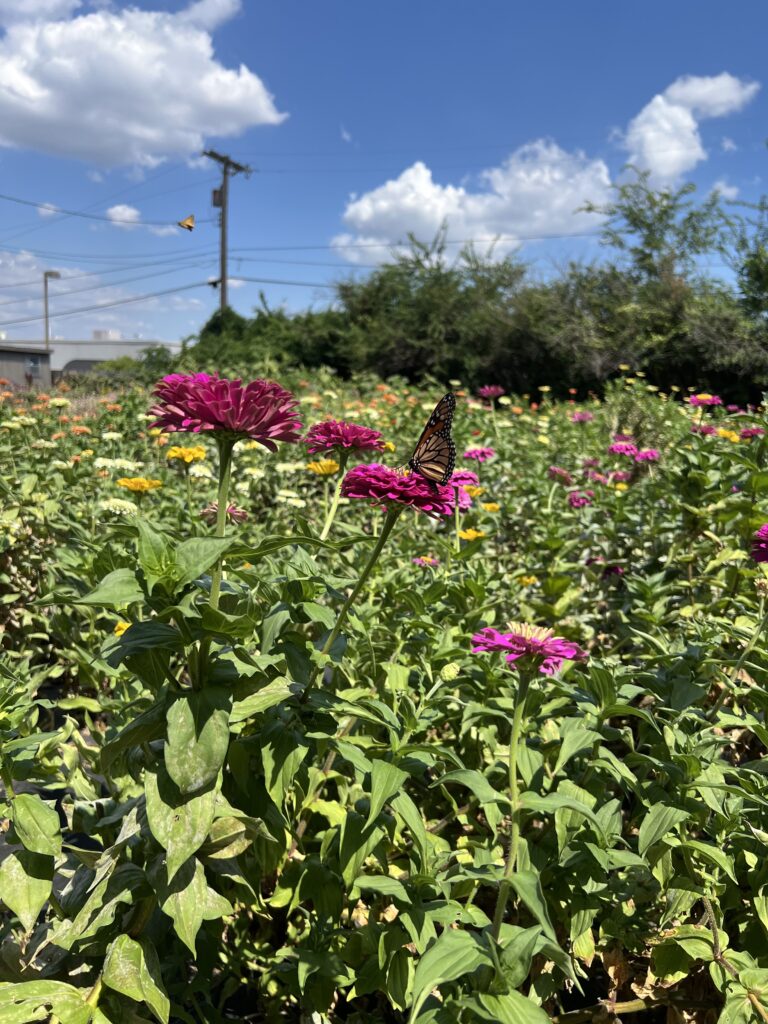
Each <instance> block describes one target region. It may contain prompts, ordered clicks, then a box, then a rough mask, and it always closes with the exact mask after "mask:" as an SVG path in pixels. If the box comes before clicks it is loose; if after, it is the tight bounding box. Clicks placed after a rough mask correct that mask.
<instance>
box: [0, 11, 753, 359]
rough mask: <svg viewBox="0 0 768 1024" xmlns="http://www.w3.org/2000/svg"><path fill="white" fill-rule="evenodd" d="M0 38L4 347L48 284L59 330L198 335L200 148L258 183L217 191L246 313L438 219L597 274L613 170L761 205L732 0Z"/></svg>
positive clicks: (541, 265) (203, 239)
mask: <svg viewBox="0 0 768 1024" xmlns="http://www.w3.org/2000/svg"><path fill="white" fill-rule="evenodd" d="M0 26H1V27H0V193H1V194H2V195H4V196H6V197H9V198H6V199H0V270H1V271H2V273H0V331H3V332H6V334H7V336H8V337H9V338H27V339H30V340H38V339H40V338H41V336H42V324H41V322H40V320H39V319H35V318H39V317H40V315H41V291H42V288H41V280H42V274H43V271H44V270H46V269H56V270H58V271H59V272H60V273H61V274H62V279H61V280H59V281H53V282H52V283H51V311H52V317H53V332H54V334H55V335H58V336H61V337H66V338H88V337H90V336H91V332H92V330H94V329H97V328H102V329H104V328H107V329H113V330H117V331H120V332H121V333H122V335H123V336H124V337H134V336H141V337H145V338H163V339H171V340H172V339H178V338H181V337H184V336H187V335H189V334H192V333H194V332H195V331H196V330H197V329H198V328H199V327H200V326H201V325H202V323H204V322H205V320H206V319H207V317H208V316H209V315H210V313H211V312H212V311H213V310H214V309H215V308H216V305H217V302H218V299H217V293H216V291H215V290H214V289H213V288H211V287H210V286H208V285H206V284H205V282H206V281H207V280H208V279H209V278H215V277H217V276H218V255H217V253H218V228H217V226H216V223H215V211H213V210H212V209H211V205H210V193H211V188H212V187H213V186H214V185H215V184H216V183H217V179H218V175H219V172H218V169H217V168H216V167H215V166H214V165H212V164H211V162H210V161H208V160H204V159H201V158H200V153H201V150H202V149H203V148H206V147H211V148H215V149H218V150H219V151H221V152H224V153H228V154H230V155H231V156H232V157H233V158H235V159H237V160H239V161H241V162H243V163H247V164H250V165H251V166H252V167H253V168H254V173H253V174H252V175H251V176H250V177H249V178H248V179H246V178H245V177H243V176H240V177H236V178H235V179H234V180H233V182H232V186H231V208H230V247H231V248H230V252H231V256H230V278H231V279H232V280H231V290H230V302H231V304H232V305H233V306H234V307H235V308H236V309H237V310H239V311H240V312H241V313H243V314H249V313H250V312H251V311H252V309H253V307H254V306H255V305H256V304H257V303H258V301H259V291H260V290H262V291H263V292H264V294H265V296H266V298H267V301H268V303H269V304H270V305H272V306H278V305H285V306H286V307H287V308H288V309H291V310H296V309H302V308H307V307H310V306H314V307H317V306H321V305H323V304H325V303H326V302H327V301H328V300H329V297H331V296H332V294H333V293H332V291H331V290H330V289H329V288H328V287H327V286H328V285H329V284H332V283H333V281H334V280H337V279H339V278H340V277H343V276H346V275H349V274H353V273H354V274H358V275H361V274H365V273H368V272H369V269H368V268H369V267H370V266H375V265H376V263H377V262H378V261H380V260H382V259H386V258H387V254H388V253H389V252H390V251H391V249H392V246H394V245H396V244H397V243H398V242H399V241H402V240H403V239H404V238H405V237H406V235H407V233H408V232H409V231H413V232H414V233H415V234H417V235H418V236H419V237H420V238H422V239H424V240H425V241H428V240H430V239H431V238H432V237H433V236H434V234H435V232H436V230H437V229H438V227H439V225H440V224H441V223H442V221H443V220H445V221H447V224H448V237H449V239H451V240H457V241H458V240H465V239H470V238H471V239H478V240H479V246H480V247H481V248H482V247H485V246H487V245H488V244H489V241H490V239H492V238H495V237H498V238H499V241H498V242H497V243H496V248H495V251H496V252H499V253H504V252H510V251H514V250H516V249H519V250H520V253H521V255H522V257H523V258H524V259H526V260H528V261H530V262H531V264H532V267H533V272H534V273H537V274H547V273H549V272H551V270H552V268H553V267H556V266H558V265H560V264H562V262H563V261H564V260H566V259H568V258H580V259H592V258H597V257H599V256H600V255H601V250H600V248H599V246H598V245H597V244H596V242H595V237H594V236H595V233H596V232H597V230H598V229H599V221H597V220H596V219H595V218H594V217H588V216H586V215H584V214H578V213H577V212H576V210H577V209H578V207H579V206H580V205H581V204H582V203H583V202H584V201H585V200H588V199H592V200H594V201H598V202H600V201H603V200H605V199H606V198H607V197H608V196H609V194H610V183H611V181H615V180H616V179H617V177H618V176H619V175H620V174H621V169H622V167H623V165H624V164H625V163H626V162H627V161H628V160H629V159H632V160H634V161H635V162H636V163H638V164H640V165H642V166H645V167H647V168H648V169H649V170H650V171H651V172H652V174H653V177H654V180H655V181H656V182H657V183H658V184H660V185H677V184H680V183H682V182H683V181H687V180H691V181H694V182H695V183H696V184H697V186H698V187H699V189H700V190H701V192H702V193H706V192H708V191H709V190H710V189H711V188H713V187H719V188H721V190H722V192H723V194H724V196H727V197H728V198H729V199H737V200H753V199H755V198H757V197H758V196H759V195H761V194H762V192H763V191H764V190H766V185H765V179H766V175H765V167H766V159H767V158H768V149H766V145H765V138H766V135H768V131H767V130H766V128H767V127H768V118H767V117H766V113H767V110H766V107H767V105H768V95H767V93H766V86H765V83H763V82H762V81H761V74H762V73H763V69H764V64H765V58H764V40H765V38H766V32H767V30H768V9H766V8H765V7H763V6H762V5H756V4H754V3H747V2H744V0H732V2H731V3H730V4H729V5H728V6H727V8H726V6H725V5H723V4H721V3H713V2H710V0H697V2H695V3H694V2H691V0H676V2H675V3H674V4H670V3H669V0H666V2H664V3H661V2H658V0H647V2H646V3H644V4H643V6H642V9H639V8H638V7H637V6H636V5H629V4H616V3H615V0H614V2H612V3H607V2H603V0H594V2H589V3H584V4H569V3H565V2H560V0H558V2H549V3H547V4H539V5H533V4H517V3H511V2H509V0H483V2H481V3H478V4H475V5H472V6H470V5H468V4H465V3H460V2H459V0H441V2H437V0H409V2H407V3H406V2H403V0H389V2H388V3H387V4H373V3H367V2H359V0H326V2H311V0H279V2H275V0H273V2H271V3H257V2H255V0H240V2H238V0H198V2H189V0H187V2H183V0H182V2H176V0H139V2H137V3H134V4H130V5H129V4H124V3H122V2H120V0H115V2H111V3H110V2H101V0H99V2H96V0H79V2H78V0H0ZM12 200H26V201H29V202H32V203H43V204H48V207H47V208H44V209H39V208H36V207H35V206H26V205H23V204H21V203H19V202H15V201H12ZM62 209H63V210H68V211H75V212H79V213H80V214H90V215H91V216H90V217H87V216H71V215H64V214H62V213H59V212H57V211H58V210H62ZM190 213H194V214H195V216H196V218H197V226H196V228H195V230H194V232H192V233H191V234H190V233H188V232H184V231H181V230H179V229H177V228H174V224H175V222H176V221H177V220H178V219H179V218H182V217H185V216H187V215H188V214H190ZM99 218H103V219H99ZM458 249H459V246H458V245H456V246H452V247H451V249H450V251H451V252H457V251H458ZM712 269H713V272H718V270H719V269H720V268H718V267H717V266H716V265H713V267H712ZM246 278H261V279H267V282H275V283H267V282H264V283H259V282H257V281H248V280H245V279H246ZM201 282H202V285H201ZM324 286H325V287H324ZM161 291H167V294H164V295H158V296H156V297H154V298H149V299H147V298H141V297H142V296H146V295H147V294H148V293H155V292H161ZM135 298H136V299H138V301H135V302H126V301H124V300H128V299H135ZM83 307H95V308H90V309H83ZM81 309H82V310H83V311H82V312H76V311H77V310H81ZM63 314H70V315H63ZM22 321H27V322H22Z"/></svg>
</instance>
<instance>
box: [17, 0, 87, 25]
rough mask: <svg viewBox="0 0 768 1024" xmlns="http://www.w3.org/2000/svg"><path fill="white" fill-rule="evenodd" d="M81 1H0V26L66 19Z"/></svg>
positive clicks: (80, 4)
mask: <svg viewBox="0 0 768 1024" xmlns="http://www.w3.org/2000/svg"><path fill="white" fill-rule="evenodd" d="M80 6H82V0H0V25H10V24H13V23H14V22H18V21H54V20H56V19H57V18H67V17H69V15H70V14H71V13H72V12H73V11H75V10H77V8H78V7H80Z"/></svg>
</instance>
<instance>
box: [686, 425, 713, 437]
mask: <svg viewBox="0 0 768 1024" xmlns="http://www.w3.org/2000/svg"><path fill="white" fill-rule="evenodd" d="M691 433H692V434H703V435H704V436H705V437H709V436H710V435H712V434H716V433H717V430H716V428H715V427H713V426H712V424H711V423H694V424H692V426H691Z"/></svg>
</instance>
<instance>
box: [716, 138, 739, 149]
mask: <svg viewBox="0 0 768 1024" xmlns="http://www.w3.org/2000/svg"><path fill="white" fill-rule="evenodd" d="M720 146H721V148H722V150H723V152H724V153H735V152H736V150H737V149H738V148H739V147H738V146H737V145H736V143H735V142H734V141H733V139H729V138H728V136H727V135H724V136H723V139H722V141H721V143H720Z"/></svg>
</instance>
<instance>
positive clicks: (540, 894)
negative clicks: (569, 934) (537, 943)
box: [509, 871, 557, 943]
mask: <svg viewBox="0 0 768 1024" xmlns="http://www.w3.org/2000/svg"><path fill="white" fill-rule="evenodd" d="M509 881H510V884H511V885H512V888H513V889H514V890H515V892H516V893H517V895H518V896H519V897H520V899H521V900H522V901H523V903H524V904H525V905H526V907H528V909H529V910H530V912H531V913H532V914H533V916H534V917H535V918H536V920H537V921H538V922H539V924H540V925H541V927H542V928H543V929H544V934H545V935H546V936H547V938H548V939H550V940H551V941H552V942H554V943H557V935H556V934H555V929H554V927H553V925H552V921H551V919H550V916H549V909H548V907H547V901H546V900H545V899H544V891H543V890H542V888H541V878H540V877H539V875H537V874H536V872H535V871H516V872H514V874H512V875H511V876H510V879H509Z"/></svg>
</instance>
